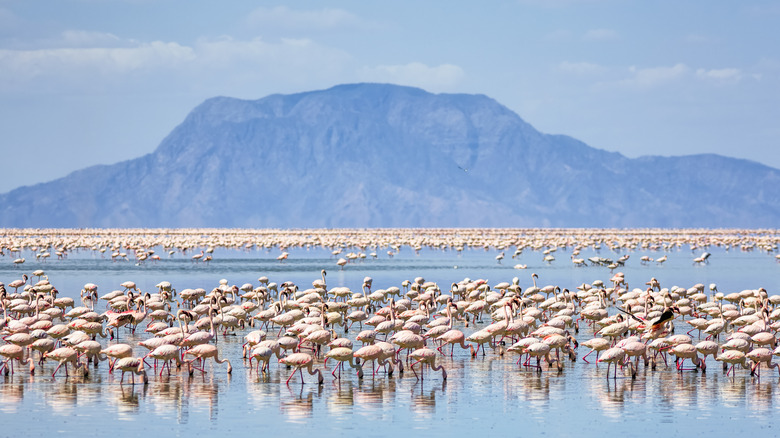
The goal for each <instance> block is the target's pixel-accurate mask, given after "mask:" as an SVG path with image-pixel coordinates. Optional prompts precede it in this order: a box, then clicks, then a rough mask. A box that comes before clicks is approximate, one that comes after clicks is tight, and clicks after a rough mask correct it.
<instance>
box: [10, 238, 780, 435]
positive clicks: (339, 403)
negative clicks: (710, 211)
mask: <svg viewBox="0 0 780 438" xmlns="http://www.w3.org/2000/svg"><path fill="white" fill-rule="evenodd" d="M147 249H149V248H147ZM153 249H154V250H155V253H156V254H159V255H160V256H161V258H160V260H157V261H153V260H145V261H144V262H143V263H136V261H135V260H134V259H133V257H132V256H131V257H129V259H130V261H112V259H111V257H110V256H109V254H108V253H100V252H98V251H91V250H86V249H81V250H75V249H74V250H71V251H69V253H68V254H67V257H65V258H64V259H61V260H58V259H56V257H49V258H48V259H43V258H40V257H39V258H37V259H36V253H38V252H37V251H36V250H33V249H30V248H27V249H22V250H21V251H20V252H19V253H18V254H15V255H13V256H10V255H8V254H6V255H5V256H4V257H0V281H2V282H4V283H5V284H6V285H8V283H10V282H11V281H13V280H15V279H17V278H20V277H21V275H22V274H23V273H26V274H27V275H30V274H31V273H32V272H33V271H34V270H36V269H42V270H44V271H45V274H46V275H47V276H48V279H49V281H50V282H51V283H52V284H53V285H54V286H55V287H56V288H57V289H58V290H59V291H60V296H70V297H73V298H75V299H76V301H78V298H79V292H80V290H81V288H82V287H83V286H84V284H85V283H94V284H96V285H98V288H99V289H98V292H99V295H102V294H103V293H108V292H110V291H112V290H115V289H120V290H121V289H122V288H121V287H120V286H119V285H120V283H122V282H124V281H128V280H131V281H133V282H135V283H136V284H137V286H138V288H139V289H140V290H141V291H142V292H155V291H156V288H155V285H156V284H157V283H159V282H161V281H169V282H170V283H171V284H172V285H173V287H174V288H176V289H177V290H179V291H181V290H183V289H185V288H203V289H206V290H207V291H208V290H211V289H213V288H215V287H217V286H219V281H220V280H221V279H226V280H227V281H228V283H229V284H230V285H233V284H235V285H238V286H241V285H242V284H244V283H252V284H253V285H254V286H258V285H259V282H258V278H259V277H260V276H267V277H268V278H269V279H270V280H271V281H272V282H277V283H279V284H281V283H282V282H285V281H292V282H294V283H296V284H298V285H299V286H300V287H301V288H303V289H305V288H308V287H310V285H311V282H312V281H313V280H316V279H319V278H320V270H321V269H326V270H327V284H328V287H329V288H332V287H335V286H347V287H349V288H351V289H352V291H355V292H359V291H360V290H361V285H362V282H363V279H364V277H367V276H368V277H372V278H373V286H374V290H376V289H379V288H383V289H386V288H388V287H391V286H397V287H401V284H402V282H403V281H404V280H412V279H414V278H415V277H423V278H424V279H425V281H433V282H436V283H437V284H438V285H439V286H440V287H441V288H442V290H443V291H445V292H446V291H447V290H449V285H450V284H451V283H453V282H458V281H461V280H463V279H464V278H467V277H468V278H471V279H477V278H481V279H486V280H487V282H488V284H490V285H494V284H497V283H499V282H504V281H506V282H512V279H513V278H514V277H518V279H519V284H520V286H521V287H522V288H523V289H525V288H527V287H530V286H531V285H532V279H531V273H536V274H538V277H539V279H538V280H537V284H538V285H539V286H543V285H548V284H551V285H558V286H560V287H561V288H568V289H570V290H576V288H577V286H579V285H581V284H583V283H592V282H594V281H595V280H601V281H603V282H604V283H607V284H608V283H609V279H610V277H612V275H613V274H614V272H617V271H621V272H623V273H624V274H625V278H626V281H627V283H628V286H629V287H628V289H629V290H631V289H633V288H641V289H642V290H644V289H645V288H646V285H645V283H646V282H647V281H649V280H650V278H653V277H654V278H656V279H658V281H659V282H660V284H661V286H662V287H667V288H670V287H672V286H675V285H677V286H681V287H684V288H690V287H692V286H693V285H695V284H697V283H701V284H704V285H707V286H709V285H710V284H711V283H715V284H717V288H718V290H719V291H721V292H723V293H726V294H727V293H730V292H739V291H742V290H744V289H757V288H759V287H763V288H765V289H766V290H767V292H768V294H769V295H774V294H778V293H779V291H778V284H780V282H779V281H778V280H780V265H779V264H778V263H777V261H776V259H775V257H774V255H773V254H772V253H767V252H766V251H760V250H753V251H743V250H739V249H737V248H735V247H731V248H730V249H726V248H724V247H717V246H712V247H707V248H706V251H708V252H709V253H711V254H712V255H711V256H710V257H709V259H708V262H707V263H703V264H694V263H693V259H694V258H695V257H697V256H699V255H700V254H701V253H702V251H703V248H702V247H697V248H696V249H693V250H692V249H690V248H689V247H686V246H680V247H675V248H668V249H667V250H663V249H657V250H649V249H648V250H642V249H628V250H627V249H620V250H618V251H612V250H610V249H608V248H607V249H600V250H597V249H594V248H593V247H586V248H582V249H581V251H580V254H579V255H578V257H582V258H585V259H587V258H589V257H593V256H600V257H606V258H611V259H617V258H618V257H620V256H621V255H623V254H628V255H630V258H629V259H628V260H627V261H626V263H625V266H621V267H619V268H617V269H615V270H614V271H613V270H610V269H608V268H607V267H604V266H586V267H575V266H573V264H572V262H571V252H572V250H573V247H571V246H569V247H561V248H558V249H557V251H555V252H553V253H552V254H554V257H555V260H554V261H552V262H549V263H548V262H545V261H543V257H544V255H545V254H543V249H542V248H539V249H533V248H525V249H524V250H523V251H522V254H520V255H519V256H517V257H516V258H514V259H513V258H512V257H511V255H512V254H513V252H514V250H515V248H514V247H507V248H504V249H503V252H504V253H505V257H504V259H503V260H501V261H500V262H499V261H498V260H497V259H496V256H497V255H498V254H499V253H501V252H502V251H499V250H498V249H496V248H489V249H487V250H486V249H482V248H474V247H473V246H468V247H467V248H465V249H464V250H462V251H456V250H453V249H440V248H436V247H429V246H423V247H422V248H420V249H419V250H418V251H415V250H414V249H413V248H411V247H408V246H402V247H399V248H396V249H395V250H394V251H393V252H394V255H393V256H392V257H389V256H388V255H387V253H386V252H387V248H382V247H380V248H378V249H377V250H376V253H377V257H376V258H373V257H371V256H367V257H366V258H365V259H355V260H354V261H351V262H349V263H347V264H346V265H345V266H344V268H343V269H339V266H337V264H336V261H337V258H338V257H341V255H338V256H337V255H333V254H332V248H323V247H316V246H311V247H309V248H306V247H289V248H285V249H284V251H286V252H287V253H288V254H289V255H288V257H287V259H286V260H283V261H279V260H277V257H278V256H279V255H280V254H281V253H282V250H281V249H280V248H278V247H270V248H259V247H253V248H251V249H236V248H223V247H217V248H216V249H214V251H213V253H212V256H213V260H211V261H210V262H209V263H208V264H207V263H204V262H197V263H196V262H193V261H192V260H191V255H193V254H197V253H198V252H199V251H200V249H201V248H198V249H195V250H194V252H193V250H190V251H188V252H187V253H186V254H182V253H181V252H180V251H175V252H174V254H173V255H170V256H169V255H168V252H167V250H166V249H164V248H163V247H162V246H158V247H153ZM369 250H370V249H369ZM345 252H346V251H345ZM664 254H666V255H667V256H668V260H667V261H666V262H665V263H663V264H658V263H656V262H654V261H653V262H647V263H642V262H641V261H640V257H641V256H645V255H646V256H649V257H652V258H654V259H655V258H659V257H661V256H662V255H664ZM15 257H24V258H25V259H26V261H25V263H23V264H21V265H14V264H13V263H12V259H13V258H15ZM517 264H525V265H527V268H526V269H516V268H515V267H514V266H515V265H517ZM7 289H8V288H7ZM9 292H12V290H9ZM706 292H708V293H709V294H710V295H711V292H710V291H709V290H708V289H706ZM77 305H78V304H77ZM104 307H105V303H104V302H102V301H101V302H100V303H99V305H98V309H100V310H99V311H102V310H103V309H104ZM614 313H617V311H616V310H615V309H614V308H613V309H611V310H610V314H614ZM489 323H490V321H489V317H485V318H484V322H481V323H477V324H476V325H475V324H473V323H472V324H471V325H470V326H469V327H466V326H465V325H464V323H463V322H462V321H460V322H456V323H455V327H456V328H459V329H461V330H463V331H464V333H466V335H468V334H470V333H471V332H473V331H475V330H477V329H479V328H481V327H483V326H485V325H487V324H489ZM144 325H145V323H144ZM675 327H676V333H684V332H687V331H688V330H689V329H690V327H689V326H688V325H687V324H686V323H685V322H684V321H683V320H682V319H681V318H680V317H679V316H678V317H677V319H676V320H675ZM249 330H251V329H244V330H239V331H238V335H236V336H226V337H223V336H220V337H219V340H218V346H219V349H220V354H221V355H222V356H224V357H227V358H228V359H230V361H231V362H232V364H233V367H234V370H233V373H232V374H231V375H228V374H227V373H226V372H225V368H224V367H223V366H222V365H213V362H210V363H209V364H207V365H206V371H207V373H206V374H205V375H201V374H200V373H197V372H196V373H195V375H194V376H193V377H190V376H188V375H187V373H186V372H184V371H176V370H175V368H174V372H173V373H172V374H171V375H170V376H168V375H167V374H163V375H162V376H159V375H155V374H154V372H153V370H151V369H149V370H148V371H149V384H148V385H141V384H136V385H134V386H133V385H129V384H127V382H125V384H124V385H120V384H119V375H120V373H118V372H117V373H114V374H113V375H111V374H109V373H108V365H107V364H106V363H105V362H104V363H101V364H100V365H99V367H98V368H97V369H95V368H92V367H91V366H90V367H91V368H90V369H91V372H90V373H89V375H88V376H87V377H81V376H74V375H73V374H71V377H68V378H66V377H65V376H64V375H63V374H62V373H61V372H60V373H58V374H57V375H56V377H54V378H52V376H51V372H52V371H53V369H54V366H55V365H56V364H55V363H54V362H51V361H49V362H46V364H45V365H44V367H43V369H41V367H40V366H39V367H38V370H37V372H36V374H35V375H34V376H30V375H29V373H25V372H22V371H19V370H20V369H23V367H17V372H16V373H15V374H13V375H10V376H6V377H4V378H0V400H2V402H1V403H0V411H2V413H3V419H4V421H3V427H2V431H3V433H2V435H4V436H10V435H16V434H20V433H21V434H25V435H39V434H44V433H48V434H59V435H65V436H72V435H76V434H85V433H93V434H98V433H100V434H107V433H111V434H113V435H117V436H130V435H136V434H138V433H143V434H153V435H154V436H158V435H162V434H166V435H168V434H173V435H176V436H180V435H191V434H193V433H200V434H207V435H217V434H220V433H258V434H281V433H294V434H296V435H297V434H301V433H315V434H318V435H320V436H336V435H341V434H342V433H346V434H349V435H355V436H387V435H390V434H398V433H411V434H426V435H435V436H443V435H453V434H454V435H456V436H464V435H467V434H489V435H490V436H493V435H509V436H519V435H521V434H522V435H532V436H539V435H551V436H578V437H582V436H597V435H603V434H606V433H609V434H615V435H620V436H648V435H656V434H673V435H676V436H680V435H695V436H701V435H703V434H715V435H716V436H724V435H727V434H731V433H736V432H742V433H747V434H750V433H757V434H769V435H770V436H774V435H775V433H777V432H773V430H776V428H777V427H779V426H780V422H778V421H777V420H775V419H774V415H777V414H778V413H780V406H778V403H780V386H779V385H778V382H779V381H780V380H779V378H778V375H777V373H775V370H769V371H767V370H763V373H762V376H761V377H760V378H757V377H751V376H750V375H749V371H748V370H742V369H738V370H737V371H736V372H735V373H734V375H733V376H731V375H730V376H727V375H726V373H725V372H723V371H722V368H721V364H720V363H717V362H714V361H713V360H712V359H711V358H710V359H709V361H711V362H708V368H707V372H706V373H702V372H693V371H685V372H682V373H680V372H677V371H676V369H675V367H674V365H673V363H670V364H669V366H668V367H667V366H664V364H663V362H660V364H659V366H658V367H657V368H656V369H655V370H652V369H646V368H645V367H644V366H641V367H640V370H639V373H638V375H637V377H636V379H632V378H631V377H630V375H628V374H624V375H623V374H622V373H621V372H618V377H617V379H612V378H611V377H610V378H606V370H607V367H606V365H605V364H598V365H597V364H595V363H586V362H584V361H583V360H582V359H581V358H582V356H584V355H585V354H586V353H587V351H588V349H587V348H584V347H580V348H579V349H578V352H577V354H578V358H577V360H576V362H570V361H564V369H563V371H562V372H560V373H559V372H558V371H557V370H556V369H555V368H554V367H553V368H551V369H549V370H548V369H547V367H546V366H545V367H544V369H543V371H542V372H538V371H536V370H534V369H530V368H526V367H523V366H521V365H518V364H516V361H517V358H518V357H517V356H516V355H513V354H511V353H506V354H504V355H503V356H500V355H499V354H497V352H496V350H491V349H488V350H487V355H486V356H484V357H483V356H481V355H478V356H477V357H476V358H472V357H471V356H470V354H469V352H468V351H467V350H461V349H459V348H456V350H455V354H454V357H452V358H450V357H449V356H439V357H438V362H437V363H441V364H443V366H444V367H445V369H446V370H447V374H448V378H447V380H446V381H445V380H443V379H442V376H441V374H440V373H437V372H431V371H426V372H425V374H424V379H423V380H421V381H418V380H416V379H415V376H414V375H413V374H412V373H411V372H409V371H407V372H405V373H403V374H398V373H397V372H396V373H394V374H393V375H392V376H388V375H387V374H386V373H384V372H383V371H382V372H380V373H378V374H377V375H376V376H375V377H372V376H371V372H370V369H368V372H367V373H366V376H365V377H364V378H363V379H358V378H357V377H356V376H355V374H354V372H353V371H351V370H349V368H347V369H346V371H345V373H344V374H343V377H342V379H341V381H334V379H333V378H332V377H331V373H330V371H331V370H332V366H333V365H332V364H331V363H329V364H328V369H327V370H324V375H325V382H324V384H323V385H321V386H320V385H317V384H316V379H315V378H314V377H313V376H309V375H307V374H306V373H304V382H305V383H304V384H303V385H301V381H300V377H299V376H296V377H294V378H293V379H292V381H291V382H290V384H289V385H286V384H285V380H287V378H288V376H289V375H290V372H291V370H289V369H286V368H285V367H284V366H280V364H278V363H276V361H275V360H272V363H271V366H270V371H269V373H268V374H266V375H263V374H262V373H261V374H260V375H258V374H257V372H256V371H255V369H254V368H249V365H248V362H246V361H245V360H242V358H241V346H242V343H243V342H244V340H243V335H244V334H245V333H247V332H248V331H249ZM267 331H268V334H269V337H274V335H275V334H276V330H272V329H268V330H267ZM337 332H338V333H339V334H343V328H341V327H339V328H337ZM357 332H358V330H357V329H353V330H350V331H349V333H348V336H349V337H350V338H351V339H353V340H354V336H355V335H356V334H357ZM693 336H694V341H697V338H696V333H695V332H694V333H693ZM148 337H150V336H149V335H148V334H146V333H143V331H142V330H140V329H139V330H138V331H137V333H136V334H131V333H129V332H128V331H127V330H125V329H122V331H121V333H120V341H122V342H131V343H132V344H135V343H136V342H138V341H140V340H143V339H147V338H148ZM575 337H576V338H577V340H578V341H579V342H580V343H582V342H584V341H585V340H587V339H590V338H591V337H593V330H592V329H591V328H589V327H587V326H585V325H584V324H583V326H582V329H581V330H580V331H579V333H577V334H576V335H575ZM98 340H100V341H101V343H103V344H104V345H107V344H108V343H109V341H108V340H107V339H101V338H98ZM355 345H356V346H355V349H357V348H358V347H359V346H360V343H357V342H356V344H355ZM135 352H136V355H140V354H142V353H143V354H145V353H146V350H145V349H143V348H142V347H136V351H135ZM594 356H595V353H594V354H593V355H591V357H590V358H593V359H595V357H594ZM36 357H37V355H36ZM590 358H589V359H590ZM591 362H594V361H591ZM315 367H316V368H320V369H322V362H321V360H320V361H318V362H317V365H316V366H315ZM125 379H126V380H128V379H129V374H128V376H126V377H125ZM775 397H778V400H775Z"/></svg>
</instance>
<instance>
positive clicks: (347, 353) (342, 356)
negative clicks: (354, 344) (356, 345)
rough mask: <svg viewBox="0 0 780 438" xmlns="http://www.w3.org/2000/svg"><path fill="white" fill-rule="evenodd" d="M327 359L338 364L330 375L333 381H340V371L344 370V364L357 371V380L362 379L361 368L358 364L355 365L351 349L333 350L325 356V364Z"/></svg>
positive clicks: (338, 348)
mask: <svg viewBox="0 0 780 438" xmlns="http://www.w3.org/2000/svg"><path fill="white" fill-rule="evenodd" d="M328 359H333V360H336V361H338V362H339V364H338V365H337V366H336V367H334V368H333V372H332V373H331V374H332V375H333V378H334V379H341V369H342V368H344V363H349V366H350V367H352V368H355V369H356V370H357V376H358V379H362V378H363V366H362V365H361V364H359V363H355V356H354V354H353V352H352V349H351V348H346V347H337V348H334V349H332V350H330V351H329V352H327V353H326V354H325V363H327V362H328ZM337 370H338V372H339V375H338V377H336V371H337Z"/></svg>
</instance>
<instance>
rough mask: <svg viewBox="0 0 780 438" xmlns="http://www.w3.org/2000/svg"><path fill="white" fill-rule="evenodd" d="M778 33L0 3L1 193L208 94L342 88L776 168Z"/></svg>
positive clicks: (650, 19)
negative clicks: (480, 102)
mask: <svg viewBox="0 0 780 438" xmlns="http://www.w3.org/2000/svg"><path fill="white" fill-rule="evenodd" d="M778 23H780V2H776V1H750V0H746V1H719V0H690V1H682V2H681V1H664V0H659V1H630V0H515V1H488V2H473V1H426V2H418V1H405V0H399V1H393V2H369V1H362V0H354V1H327V2H325V1H297V2H290V3H281V2H265V1H226V2H215V1H197V0H36V1H29V0H0V151H2V155H1V156H2V162H3V178H2V179H0V192H5V191H8V190H10V189H13V188H15V187H17V186H20V185H30V184H34V183H37V182H42V181H47V180H51V179H54V178H57V177H61V176H64V175H66V174H68V173H70V172H71V171H73V170H76V169H80V168H83V167H86V166H89V165H94V164H111V163H115V162H118V161H122V160H127V159H131V158H135V157H138V156H141V155H143V154H145V153H149V152H151V151H153V150H154V149H155V148H156V147H157V145H158V144H159V143H160V141H162V139H163V138H164V137H165V135H167V134H168V133H169V132H170V131H171V130H172V129H173V128H174V127H175V126H176V125H177V124H179V123H180V122H181V121H182V120H183V119H184V117H185V116H186V115H187V113H188V112H189V111H190V110H191V109H192V108H194V107H195V106H196V105H198V104H199V103H201V102H202V101H203V100H205V99H207V98H209V97H213V96H217V95H224V96H232V97H238V98H243V99H258V98H261V97H264V96H266V95H268V94H273V93H294V92H299V91H309V90H315V89H323V88H328V87H331V86H333V85H336V84H341V83H353V82H389V83H397V84H403V85H412V86H417V87H421V88H424V89H426V90H428V91H431V92H436V93H478V94H485V95H488V96H490V97H492V98H494V99H496V100H497V101H498V102H500V103H502V104H504V105H506V106H507V107H509V108H511V109H512V110H514V111H515V112H517V113H518V114H519V115H520V116H521V117H522V118H523V119H525V120H526V121H527V122H529V123H531V124H532V125H533V126H535V127H536V128H537V129H539V130H540V131H542V132H546V133H552V134H566V135H570V136H573V137H575V138H578V139H580V140H582V141H584V142H586V143H588V144H589V145H591V146H593V147H596V148H600V149H605V150H610V151H617V152H620V153H622V154H624V155H626V156H629V157H637V156H641V155H687V154H696V153H704V152H712V153H718V154H721V155H726V156H732V157H738V158H746V159H750V160H754V161H759V162H762V163H764V164H767V165H770V166H773V167H778V168H780V148H778V147H777V142H778V140H777V139H778V138H780V50H778V47H780V26H778ZM692 171H695V169H692ZM661 176H666V177H673V176H672V175H663V174H662V172H659V177H661ZM135 183H138V182H131V181H128V184H135Z"/></svg>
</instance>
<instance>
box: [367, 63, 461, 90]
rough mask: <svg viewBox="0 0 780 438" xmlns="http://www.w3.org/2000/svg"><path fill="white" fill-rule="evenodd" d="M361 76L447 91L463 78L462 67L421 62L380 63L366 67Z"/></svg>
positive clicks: (371, 79)
mask: <svg viewBox="0 0 780 438" xmlns="http://www.w3.org/2000/svg"><path fill="white" fill-rule="evenodd" d="M359 76H360V77H361V80H364V81H369V82H390V83H394V84H401V85H411V86H415V87H421V88H424V89H426V90H429V91H434V92H436V91H446V90H448V89H450V88H452V87H454V86H455V85H457V84H458V83H460V81H461V80H462V79H463V77H464V76H465V73H464V71H463V69H462V68H460V67H458V66H457V65H452V64H442V65H439V66H436V67H429V66H427V65H425V64H423V63H420V62H411V63H409V64H404V65H378V66H376V67H364V68H363V69H362V70H361V71H360V72H359Z"/></svg>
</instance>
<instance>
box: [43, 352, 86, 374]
mask: <svg viewBox="0 0 780 438" xmlns="http://www.w3.org/2000/svg"><path fill="white" fill-rule="evenodd" d="M43 357H44V358H46V359H51V360H56V361H58V362H59V363H58V364H57V368H55V369H54V372H53V373H51V376H52V377H54V375H55V374H57V371H58V370H59V369H60V367H61V366H63V365H65V377H68V364H71V365H73V368H74V370H75V371H78V370H79V368H81V367H84V375H87V373H88V372H89V370H88V368H87V364H85V363H81V362H80V361H79V360H78V352H77V351H76V350H75V349H73V348H72V347H60V348H57V349H54V350H52V351H49V352H48V353H44V354H43Z"/></svg>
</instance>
